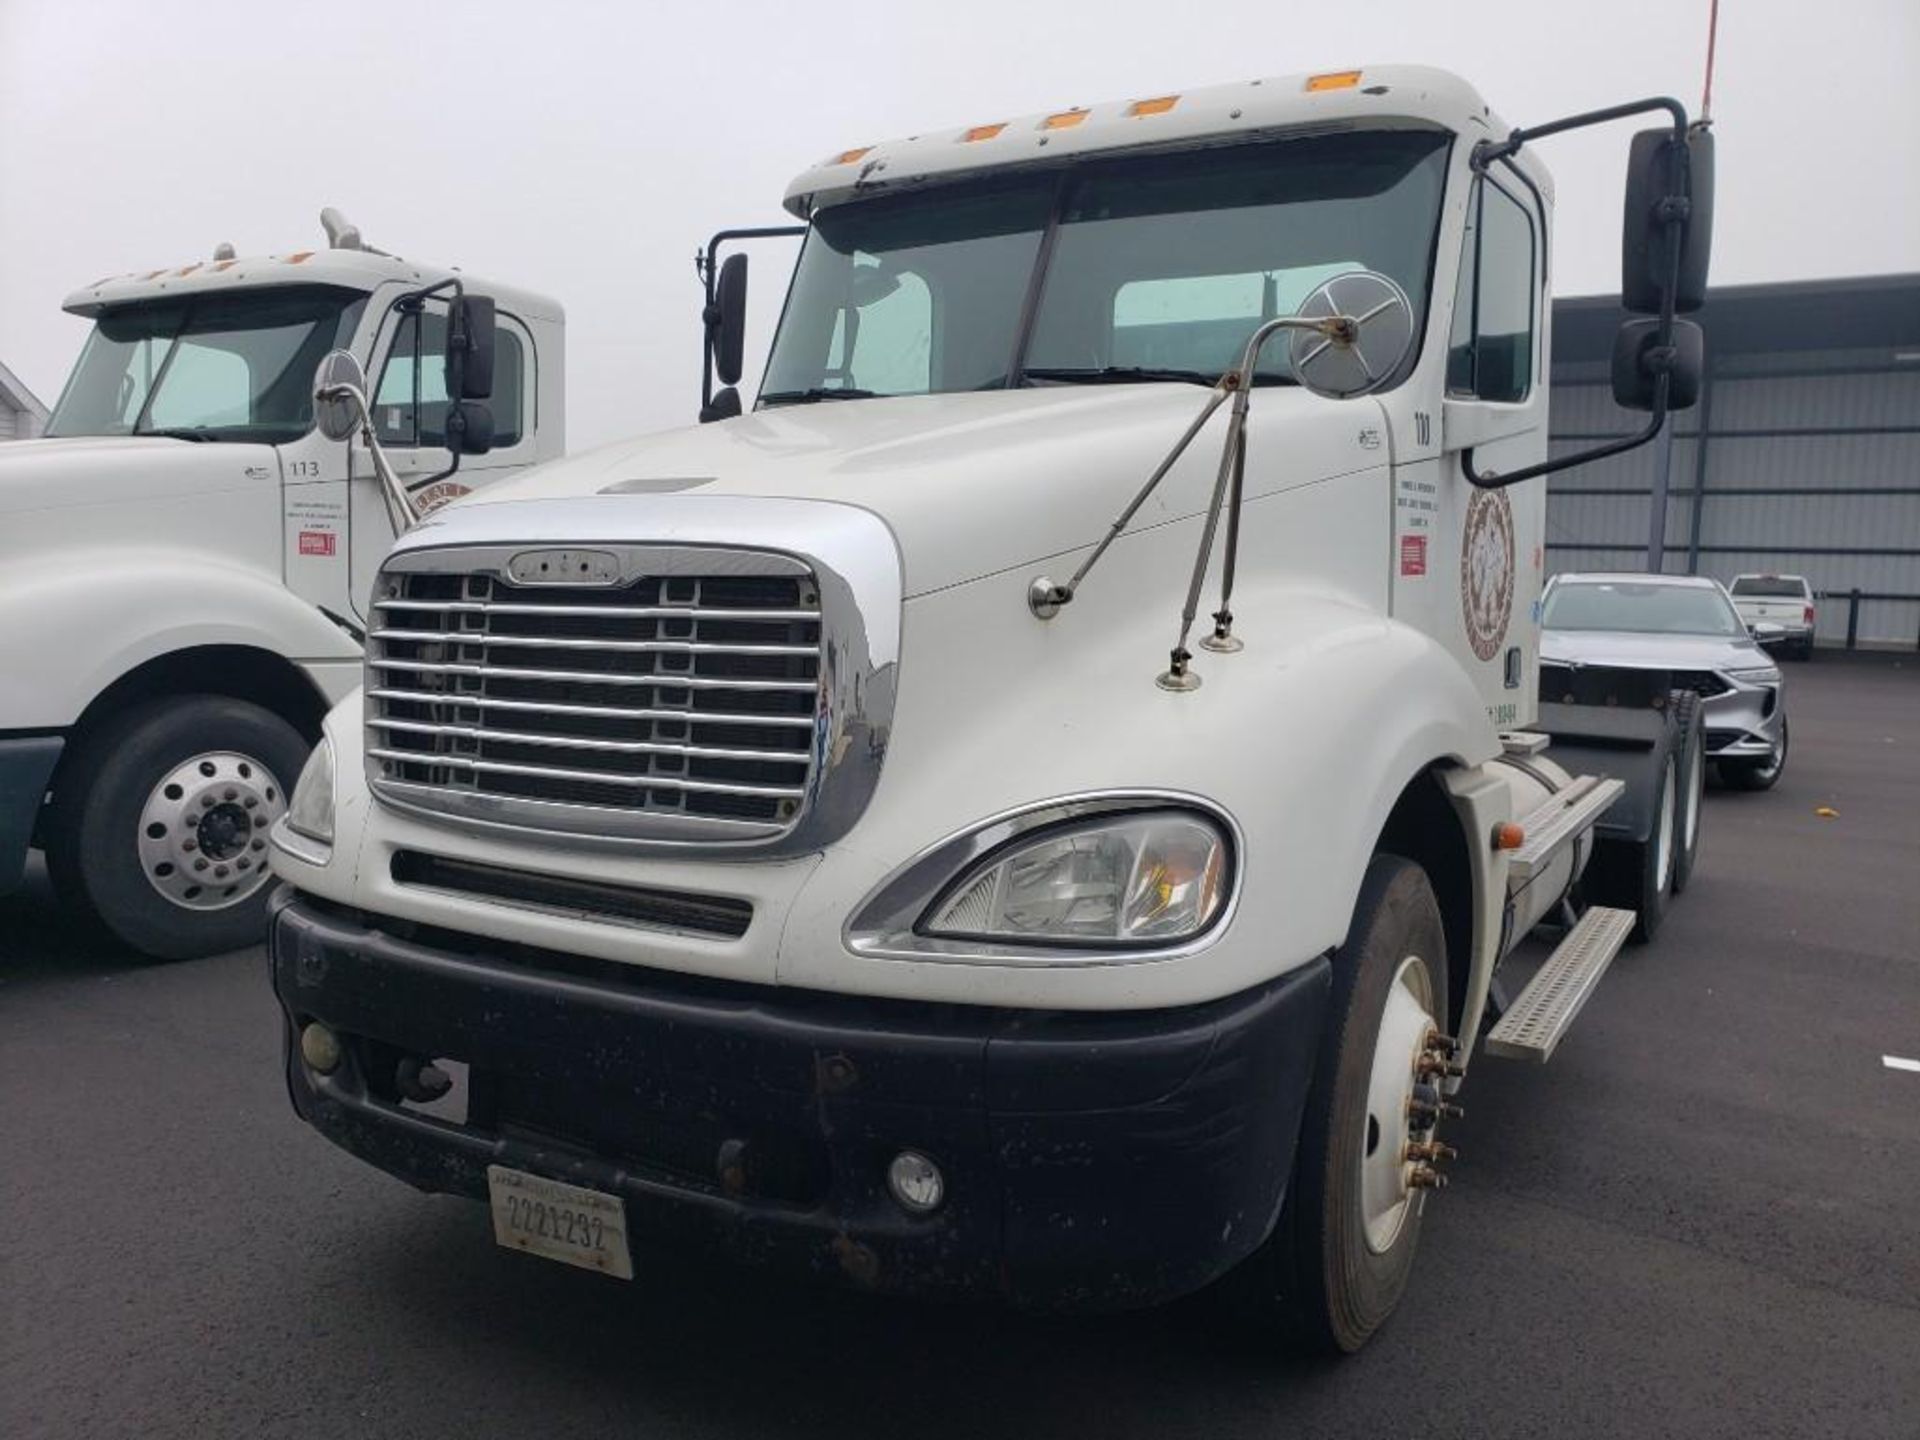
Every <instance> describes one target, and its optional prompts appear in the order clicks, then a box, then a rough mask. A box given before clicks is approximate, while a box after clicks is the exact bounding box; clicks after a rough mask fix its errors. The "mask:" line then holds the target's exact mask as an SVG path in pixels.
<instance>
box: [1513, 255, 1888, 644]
mask: <svg viewBox="0 0 1920 1440" xmlns="http://www.w3.org/2000/svg"><path fill="white" fill-rule="evenodd" d="M1625 318H1626V316H1625V315H1624V313H1623V312H1622V311H1621V310H1620V308H1619V304H1618V302H1617V301H1616V300H1614V299H1612V298H1595V299H1573V300H1563V301H1561V302H1559V303H1558V304H1557V305H1556V306H1555V307H1554V318H1553V404H1552V411H1551V413H1552V416H1553V433H1552V451H1553V453H1554V454H1556V455H1557V454H1563V453H1565V452H1567V451H1570V450H1574V449H1577V448H1579V447H1580V446H1581V445H1585V444H1589V443H1591V442H1593V441H1595V440H1599V439H1603V438H1608V437H1611V436H1615V435H1620V434H1627V433H1631V432H1632V431H1634V430H1636V429H1638V428H1639V424H1640V422H1641V421H1642V420H1643V418H1644V417H1642V416H1640V415H1638V414H1629V413H1627V412H1625V411H1622V410H1619V409H1617V408H1616V407H1615V406H1614V403H1613V396H1612V391H1611V388H1610V386H1609V382H1608V366H1609V357H1610V355H1611V353H1612V345H1613V336H1614V332H1615V330H1616V329H1617V328H1618V327H1619V323H1620V321H1621V320H1623V319H1625ZM1693 318H1694V319H1696V320H1698V321H1699V322H1700V323H1701V325H1702V327H1703V328H1704V329H1705V331H1706V338H1707V374H1706V379H1705V381H1704V384H1703V388H1702V391H1701V396H1700V403H1699V405H1698V406H1696V407H1695V408H1694V409H1692V410H1689V411H1686V412H1685V413H1683V414H1681V415H1679V416H1677V417H1676V419H1675V424H1674V425H1673V427H1672V437H1671V443H1670V444H1669V443H1663V442H1657V443H1655V444H1652V445H1646V446H1643V447H1641V448H1640V449H1638V450H1632V451H1629V452H1627V453H1626V454H1624V455H1620V456H1616V457H1614V458H1613V459H1611V460H1602V461H1599V462H1598V463H1596V464H1593V465H1583V466H1580V467H1577V468H1576V469H1573V470H1569V471H1564V472H1562V473H1561V474H1558V475H1555V476H1552V477H1551V478H1550V479H1549V480H1548V482H1547V484H1548V501H1547V541H1548V544H1547V551H1548V556H1547V560H1548V564H1547V568H1548V569H1549V571H1558V570H1640V569H1645V568H1647V555H1648V544H1649V534H1648V531H1649V512H1648V500H1649V497H1650V496H1651V495H1652V494H1653V493H1654V487H1655V484H1656V482H1657V481H1658V479H1659V477H1660V471H1661V468H1662V467H1663V466H1664V467H1665V469H1666V479H1667V485H1668V492H1667V493H1668V502H1667V517H1666V532H1665V537H1664V544H1665V555H1666V563H1665V566H1664V567H1663V568H1665V569H1666V570H1669V571H1675V572H1680V571H1685V572H1689V573H1693V572H1697V573H1699V574H1702V575H1712V576H1714V577H1715V578H1717V579H1719V580H1722V581H1725V580H1730V579H1732V578H1733V576H1735V575H1737V574H1739V573H1741V572H1743V571H1753V570H1762V571H1764V570H1774V571H1780V572H1782V573H1789V574H1799V575H1805V576H1806V577H1807V578H1808V579H1809V580H1811V581H1812V582H1813V587H1814V589H1815V590H1816V591H1818V592H1821V593H1822V594H1823V596H1824V597H1825V598H1824V599H1823V600H1822V602H1821V604H1820V614H1819V632H1818V633H1819V639H1820V642H1821V643H1822V644H1831V645H1844V644H1846V643H1847V642H1848V638H1849V627H1850V625H1851V627H1852V631H1853V635H1854V638H1855V639H1856V640H1857V641H1858V643H1860V644H1863V645H1866V644H1877V645H1900V646H1904V647H1909V648H1910V647H1913V646H1915V645H1916V644H1920V275H1899V276H1876V277H1870V278H1863V279H1849V280H1814V281H1806V282H1801V283H1795V284H1787V285H1747V286H1738V287H1733V288H1728V289H1723V290H1714V291H1712V292H1710V293H1709V295H1708V299H1707V304H1706V307H1705V308H1704V309H1703V310H1702V311H1701V312H1700V313H1699V314H1698V315H1696V316H1694V317H1693ZM1856 590H1857V591H1859V592H1860V593H1859V597H1858V599H1857V600H1856V599H1855V598H1854V596H1853V592H1854V591H1856Z"/></svg>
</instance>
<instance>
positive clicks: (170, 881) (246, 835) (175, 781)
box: [138, 750, 287, 910]
mask: <svg viewBox="0 0 1920 1440" xmlns="http://www.w3.org/2000/svg"><path fill="white" fill-rule="evenodd" d="M286 809H287V796H286V791H285V789H284V787H283V786H282V785H281V784H280V781H279V779H278V778H277V777H276V776H275V775H274V774H273V772H272V771H271V770H269V769H267V767H266V766H265V765H263V764H261V763H260V761H258V760H256V759H254V758H253V757H252V756H251V755H242V754H238V753H236V752H234V751H231V750H212V751H208V752H207V753H205V754H202V755H195V756H194V757H193V758H192V759H191V760H187V761H185V762H183V763H182V764H180V765H177V766H175V767H174V768H173V769H172V770H171V771H169V772H168V773H167V774H166V775H164V776H162V777H161V779H160V782H159V783H158V784H157V785H155V786H154V787H153V790H152V791H151V792H150V793H149V794H148V796H147V803H146V804H145V806H143V807H142V809H141V812H140V829H139V836H138V844H139V849H140V868H141V871H142V872H143V873H144V874H145V875H146V877H147V882H148V883H149V884H151V885H152V886H153V888H154V889H155V890H157V891H158V892H159V893H160V894H161V895H163V896H165V897H166V899H167V900H168V901H169V902H170V903H172V904H174V905H178V906H179V907H180V908H181V909H183V910H224V909H226V908H227V907H228V906H229V905H238V904H239V903H240V902H241V901H243V900H245V899H247V898H248V897H249V896H250V895H252V894H253V893H254V892H255V891H257V890H258V889H259V888H260V887H261V886H262V885H264V884H265V883H266V881H267V875H268V871H267V864H266V859H267V830H268V829H269V827H271V826H272V824H273V822H274V821H275V820H277V819H279V818H280V816H282V815H283V814H285V813H286Z"/></svg>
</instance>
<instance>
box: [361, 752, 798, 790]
mask: <svg viewBox="0 0 1920 1440" xmlns="http://www.w3.org/2000/svg"><path fill="white" fill-rule="evenodd" d="M367 753H368V754H369V755H371V756H373V758H374V759H376V760H398V761H410V762H413V763H415V764H419V763H423V762H424V763H427V764H431V765H446V766H450V767H452V768H453V769H456V770H471V771H473V772H475V773H477V774H484V775H527V776H532V777H535V778H538V779H543V780H574V781H581V782H584V783H587V784H591V785H631V786H635V787H637V788H640V789H646V790H651V789H654V788H656V787H659V788H662V789H671V790H690V791H696V792H698V793H701V794H706V795H755V796H763V797H765V798H767V799H770V800H798V799H799V798H800V797H801V796H803V795H805V794H806V793H807V792H806V791H805V790H804V789H802V788H799V787H796V786H788V785H721V784H713V783H710V782H707V781H704V780H681V779H678V778H676V777H674V776H669V775H622V774H620V773H618V772H617V771H600V772H595V771H591V770H576V769H574V768H572V767H571V766H569V767H567V768H565V769H562V768H560V767H558V766H552V765H515V764H511V763H509V762H507V761H505V760H474V759H471V758H469V757H468V756H465V755H435V754H431V753H423V752H421V751H418V750H390V749H387V748H386V747H385V746H375V747H374V748H373V749H371V750H369V751H367Z"/></svg>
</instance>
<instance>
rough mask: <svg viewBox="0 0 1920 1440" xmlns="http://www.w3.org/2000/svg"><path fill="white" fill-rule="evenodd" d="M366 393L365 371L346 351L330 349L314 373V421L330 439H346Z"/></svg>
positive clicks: (357, 417) (357, 423)
mask: <svg viewBox="0 0 1920 1440" xmlns="http://www.w3.org/2000/svg"><path fill="white" fill-rule="evenodd" d="M355 394H357V395H359V396H360V397H361V401H362V402H363V403H364V401H365V398H366V394H367V372H366V371H364V370H362V369H361V368H360V362H359V361H358V360H356V359H354V358H353V356H352V354H351V353H350V352H348V351H345V350H330V351H328V352H327V353H326V354H325V355H323V356H321V357H320V364H319V366H318V367H317V368H316V369H315V370H314V372H313V422H314V424H315V425H317V426H319V428H320V433H321V434H322V435H324V436H326V437H327V439H329V440H347V439H350V438H352V435H353V432H354V431H355V430H356V429H358V428H359V426H360V406H359V405H356V404H355V403H354V399H353V397H354V395H355Z"/></svg>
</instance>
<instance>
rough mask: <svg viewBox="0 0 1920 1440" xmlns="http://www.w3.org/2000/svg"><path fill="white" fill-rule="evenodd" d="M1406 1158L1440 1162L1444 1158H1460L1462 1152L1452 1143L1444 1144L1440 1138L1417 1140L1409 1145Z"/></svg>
mask: <svg viewBox="0 0 1920 1440" xmlns="http://www.w3.org/2000/svg"><path fill="white" fill-rule="evenodd" d="M1406 1158H1407V1159H1409V1160H1413V1161H1418V1162H1424V1163H1428V1164H1438V1163H1439V1162H1440V1161H1442V1160H1457V1159H1459V1158H1460V1152H1459V1151H1458V1150H1456V1149H1454V1148H1453V1146H1451V1145H1442V1144H1441V1143H1440V1142H1439V1141H1438V1140H1427V1141H1418V1140H1416V1141H1415V1142H1414V1143H1412V1144H1411V1145H1409V1146H1407V1155H1406Z"/></svg>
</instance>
